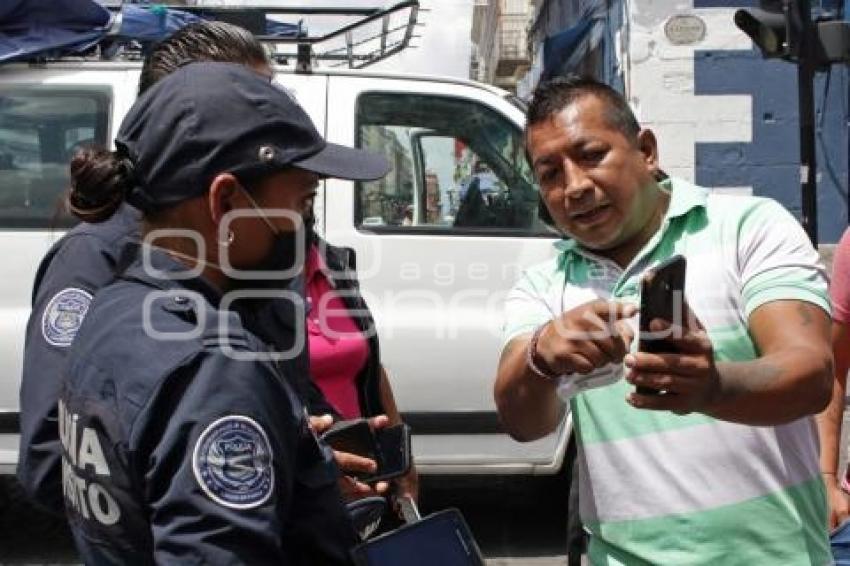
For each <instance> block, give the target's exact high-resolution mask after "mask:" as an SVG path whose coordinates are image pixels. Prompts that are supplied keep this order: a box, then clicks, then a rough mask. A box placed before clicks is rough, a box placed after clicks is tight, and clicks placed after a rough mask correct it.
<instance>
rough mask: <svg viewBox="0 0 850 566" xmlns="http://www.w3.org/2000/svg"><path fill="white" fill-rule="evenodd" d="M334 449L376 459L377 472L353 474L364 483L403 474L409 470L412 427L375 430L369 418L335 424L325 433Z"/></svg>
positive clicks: (326, 438) (325, 439) (399, 426)
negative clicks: (370, 424)
mask: <svg viewBox="0 0 850 566" xmlns="http://www.w3.org/2000/svg"><path fill="white" fill-rule="evenodd" d="M322 440H324V441H325V442H326V443H327V444H328V445H329V446H330V447H331V448H333V449H334V450H338V451H340V452H349V453H351V454H357V455H358V456H363V457H364V458H369V459H370V460H374V461H375V463H376V464H377V465H378V470H377V472H375V473H374V474H353V475H354V476H355V477H357V479H359V480H361V481H364V482H377V481H383V480H388V479H392V478H396V477H399V476H403V475H404V474H406V473H407V472H408V470H410V427H409V426H407V425H406V424H399V425H395V426H391V427H386V428H382V429H378V430H374V431H373V430H372V428H371V427H370V426H369V421H367V420H366V419H353V420H348V421H339V422H337V423H334V425H333V426H331V428H329V429H328V430H327V431H325V433H324V434H322Z"/></svg>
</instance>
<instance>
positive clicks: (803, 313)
mask: <svg viewBox="0 0 850 566" xmlns="http://www.w3.org/2000/svg"><path fill="white" fill-rule="evenodd" d="M797 313H798V314H799V315H800V321H801V323H802V324H803V326H811V324H812V313H811V312H809V307H808V305H803V304H798V305H797Z"/></svg>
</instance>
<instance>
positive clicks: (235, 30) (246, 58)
mask: <svg viewBox="0 0 850 566" xmlns="http://www.w3.org/2000/svg"><path fill="white" fill-rule="evenodd" d="M199 61H217V62H223V63H241V64H244V65H261V64H269V57H268V54H267V53H266V50H265V49H264V48H263V45H262V43H260V42H259V41H258V40H257V38H256V37H254V36H253V35H252V34H251V33H250V32H249V31H247V30H245V29H243V28H240V27H238V26H235V25H232V24H227V23H224V22H213V21H204V22H198V23H194V24H190V25H188V26H186V27H184V28H182V29H180V30H179V31H177V32H175V33H174V34H173V35H171V36H170V37H169V38H168V39H166V40H164V41H162V42H161V43H159V44H158V45H156V46H155V47H154V48H153V50H152V52H151V53H150V55H148V57H147V58H146V59H145V62H144V64H143V65H142V72H141V75H140V76H139V94H140V95H141V94H143V93H144V92H145V91H146V90H148V89H149V88H150V87H151V86H153V85H154V84H156V83H157V82H158V81H159V80H161V79H163V78H164V77H166V76H168V75H169V74H170V73H173V72H174V71H176V70H177V69H179V68H180V67H182V66H183V65H185V64H187V63H195V62H199ZM70 169H71V171H70V172H71V185H70V187H69V189H68V194H67V198H66V201H67V207H68V209H69V210H70V211H71V213H72V214H74V216H76V217H77V218H79V219H80V220H82V221H84V222H91V223H95V222H103V221H104V220H107V219H109V218H110V217H111V216H112V215H113V214H114V213H115V211H116V210H118V207H119V206H121V203H122V202H123V200H124V195H125V193H126V191H127V190H128V189H129V188H130V185H131V180H132V179H131V177H132V167H131V166H130V164H129V161H128V160H127V159H125V158H123V156H121V155H119V154H117V153H115V152H112V151H109V150H107V149H105V148H102V147H94V146H90V147H84V148H82V149H79V150H78V151H77V152H76V153H75V154H74V156H73V158H72V159H71V166H70Z"/></svg>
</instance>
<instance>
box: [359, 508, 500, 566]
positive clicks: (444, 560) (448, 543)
mask: <svg viewBox="0 0 850 566" xmlns="http://www.w3.org/2000/svg"><path fill="white" fill-rule="evenodd" d="M351 555H352V558H353V559H354V563H355V564H356V565H357V566H401V565H403V566H434V565H435V564H438V565H439V566H484V558H483V557H482V556H481V551H480V550H479V548H478V544H477V543H476V542H475V539H474V538H473V536H472V532H471V531H470V530H469V526H468V525H467V524H466V521H464V520H463V516H462V515H461V514H460V512H459V511H458V510H457V509H446V510H445V511H440V512H438V513H434V514H432V515H429V516H427V517H425V518H424V519H422V520H420V521H417V522H415V523H411V524H409V525H405V526H403V527H399V528H398V529H396V530H394V531H392V532H390V533H387V534H384V535H381V536H379V537H376V538H374V539H372V540H370V541H367V542H365V543H363V544H360V545H358V546H356V547H355V548H354V549H353V550H352V551H351Z"/></svg>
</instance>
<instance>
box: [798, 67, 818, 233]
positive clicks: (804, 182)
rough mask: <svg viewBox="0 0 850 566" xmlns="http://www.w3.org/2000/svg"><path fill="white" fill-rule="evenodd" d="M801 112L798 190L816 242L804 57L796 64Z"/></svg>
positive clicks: (809, 92) (811, 80) (810, 71)
mask: <svg viewBox="0 0 850 566" xmlns="http://www.w3.org/2000/svg"><path fill="white" fill-rule="evenodd" d="M797 91H798V98H799V101H798V102H799V112H800V190H801V195H802V206H803V229H804V230H805V231H806V234H808V235H809V239H810V240H811V241H812V244H813V245H814V246H817V245H818V201H817V158H816V154H817V151H816V147H815V100H814V99H815V94H814V91H815V70H814V68H813V66H812V64H811V62H810V61H809V60H808V59H807V58H806V59H802V60H801V61H800V64H799V65H798V66H797Z"/></svg>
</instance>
